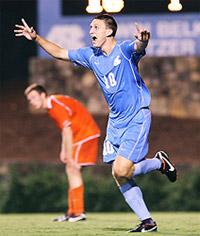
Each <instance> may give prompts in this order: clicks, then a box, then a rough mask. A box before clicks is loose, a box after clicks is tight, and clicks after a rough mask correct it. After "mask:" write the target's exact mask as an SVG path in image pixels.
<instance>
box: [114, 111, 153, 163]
mask: <svg viewBox="0 0 200 236" xmlns="http://www.w3.org/2000/svg"><path fill="white" fill-rule="evenodd" d="M150 125H151V114H150V113H146V115H145V116H144V117H143V119H141V120H139V122H134V124H133V125H132V126H130V127H129V128H128V129H127V130H126V132H125V134H124V136H123V139H122V142H121V145H120V148H119V150H118V155H119V156H123V157H125V158H127V159H128V160H130V161H132V162H133V163H137V162H139V161H141V160H142V159H144V157H145V156H146V154H147V153H148V149H149V131H150Z"/></svg>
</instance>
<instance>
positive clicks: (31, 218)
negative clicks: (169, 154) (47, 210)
mask: <svg viewBox="0 0 200 236" xmlns="http://www.w3.org/2000/svg"><path fill="white" fill-rule="evenodd" d="M58 215H60V214H1V215H0V236H13V235H14V236H51V235H54V236H61V235H63V236H68V235H69V236H79V235H84V236H92V235H101V236H109V235H113V236H122V235H134V234H127V230H128V229H130V228H132V227H134V226H135V225H136V224H138V221H137V219H136V217H135V216H134V215H133V214H131V213H88V214H87V217H88V220H87V221H83V222H78V223H69V222H62V223H55V222H51V219H52V218H54V217H55V216H58ZM153 217H154V219H155V220H156V221H157V223H158V226H159V231H158V232H156V233H150V235H156V236H161V235H163V236H164V235H168V236H191V235H195V236H198V235H200V213H194V212H192V213H186V212H167V213H159V212H154V213H153ZM136 235H138V234H136Z"/></svg>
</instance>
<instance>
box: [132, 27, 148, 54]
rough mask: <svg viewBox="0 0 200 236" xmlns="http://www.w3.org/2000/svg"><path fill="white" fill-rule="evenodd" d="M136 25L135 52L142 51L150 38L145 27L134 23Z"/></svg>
mask: <svg viewBox="0 0 200 236" xmlns="http://www.w3.org/2000/svg"><path fill="white" fill-rule="evenodd" d="M135 26H136V30H137V32H136V34H135V37H136V43H135V50H136V51H137V52H142V51H143V50H144V49H145V48H146V47H147V44H148V42H149V39H150V32H149V31H148V30H147V29H144V28H143V27H142V26H140V25H138V24H135Z"/></svg>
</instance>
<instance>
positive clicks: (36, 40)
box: [32, 34, 39, 42]
mask: <svg viewBox="0 0 200 236" xmlns="http://www.w3.org/2000/svg"><path fill="white" fill-rule="evenodd" d="M32 40H33V41H35V42H38V41H39V35H38V34H36V36H35V37H34V38H32Z"/></svg>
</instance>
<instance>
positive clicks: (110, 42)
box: [101, 38, 117, 56]
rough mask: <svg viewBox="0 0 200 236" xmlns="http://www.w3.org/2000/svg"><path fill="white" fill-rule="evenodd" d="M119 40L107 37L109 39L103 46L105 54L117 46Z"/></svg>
mask: <svg viewBox="0 0 200 236" xmlns="http://www.w3.org/2000/svg"><path fill="white" fill-rule="evenodd" d="M116 43H117V41H116V40H115V39H114V38H109V39H107V41H106V42H105V44H104V45H103V46H102V48H101V50H102V51H103V53H104V54H105V55H107V56H108V55H109V54H110V53H111V52H112V50H113V48H114V47H115V45H116Z"/></svg>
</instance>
